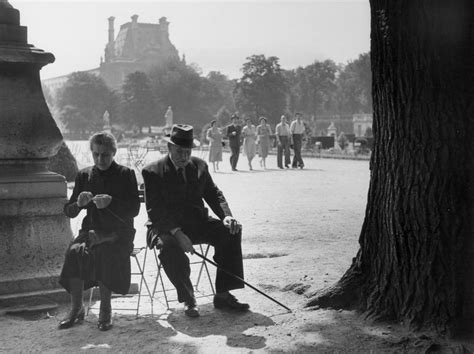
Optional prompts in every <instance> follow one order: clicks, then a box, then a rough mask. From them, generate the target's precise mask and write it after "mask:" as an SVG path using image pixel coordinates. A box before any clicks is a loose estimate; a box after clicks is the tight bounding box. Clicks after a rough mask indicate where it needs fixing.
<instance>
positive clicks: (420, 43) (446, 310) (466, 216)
mask: <svg viewBox="0 0 474 354" xmlns="http://www.w3.org/2000/svg"><path fill="white" fill-rule="evenodd" d="M472 13H473V11H472V5H471V1H470V0H425V1H411V0H404V1H389V0H371V16H372V18H371V66H372V77H373V82H372V95H373V104H374V121H373V132H374V138H375V141H374V150H373V153H372V157H371V162H370V166H371V167H370V168H371V180H370V187H369V194H368V203H367V208H366V215H365V220H364V223H363V226H362V230H361V235H360V239H359V243H360V250H359V252H358V254H357V257H356V258H355V259H354V261H353V264H352V266H351V267H350V269H349V270H348V271H347V272H346V274H345V275H344V276H343V277H342V279H341V280H340V281H339V282H338V283H337V284H336V285H335V286H334V287H332V288H330V289H326V290H324V291H322V292H320V293H317V294H316V295H315V296H314V297H313V298H312V299H310V301H309V302H308V306H312V305H316V304H318V305H320V306H331V307H335V306H342V307H348V306H357V307H358V308H359V309H361V310H362V311H365V312H366V313H367V314H368V315H371V316H373V317H375V318H383V319H392V320H397V321H404V322H406V323H408V324H410V325H412V326H414V327H415V328H418V329H420V328H425V329H435V330H437V331H439V332H445V331H446V330H456V329H457V328H458V325H459V323H460V321H461V320H469V319H472V318H473V317H474V304H473V299H474V292H473V290H472V289H473V288H474V285H473V284H474V281H473V280H474V261H473V260H474V241H473V232H472V231H473V230H472V220H474V210H473V181H474V173H473V168H472V166H473V164H474V161H473V156H474V154H473V148H472V144H473V136H472V134H473V129H472V128H473V118H474V114H473V109H472V100H473V97H474V96H473V94H472V90H471V86H472V82H473V81H472V35H473V28H472ZM344 299H350V301H344Z"/></svg>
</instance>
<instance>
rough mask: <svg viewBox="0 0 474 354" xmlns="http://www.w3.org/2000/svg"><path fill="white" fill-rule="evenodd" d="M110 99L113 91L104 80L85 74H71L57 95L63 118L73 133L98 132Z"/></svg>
mask: <svg viewBox="0 0 474 354" xmlns="http://www.w3.org/2000/svg"><path fill="white" fill-rule="evenodd" d="M111 97H112V92H111V90H110V89H109V88H108V87H107V85H106V84H105V81H104V80H103V79H102V78H100V77H98V76H96V75H93V74H89V73H86V72H75V73H72V74H71V75H70V76H69V78H68V80H67V82H66V84H65V85H64V87H63V88H62V89H61V90H59V92H58V96H57V105H58V108H59V110H60V112H61V113H60V118H61V120H62V121H63V123H64V124H65V126H66V127H67V128H68V129H70V130H72V131H82V132H85V131H99V130H101V129H102V127H103V121H102V117H103V114H104V112H105V111H106V110H107V109H108V108H110V107H109V106H110V100H111Z"/></svg>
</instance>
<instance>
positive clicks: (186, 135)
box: [163, 124, 200, 149]
mask: <svg viewBox="0 0 474 354" xmlns="http://www.w3.org/2000/svg"><path fill="white" fill-rule="evenodd" d="M163 140H164V141H167V142H169V143H171V144H174V145H178V146H181V147H184V148H188V149H190V148H195V147H198V146H199V145H200V143H199V141H197V140H196V139H194V135H193V126H192V125H187V124H173V127H172V128H171V134H167V135H166V136H164V137H163Z"/></svg>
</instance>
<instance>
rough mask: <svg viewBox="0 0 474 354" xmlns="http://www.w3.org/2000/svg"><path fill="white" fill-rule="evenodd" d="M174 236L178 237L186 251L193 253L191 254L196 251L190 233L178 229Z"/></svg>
mask: <svg viewBox="0 0 474 354" xmlns="http://www.w3.org/2000/svg"><path fill="white" fill-rule="evenodd" d="M174 237H175V238H176V240H177V241H178V243H179V245H180V246H181V249H182V250H183V251H184V252H189V253H191V254H193V253H194V247H193V243H192V242H191V240H190V239H189V237H188V235H186V234H185V233H184V232H183V231H181V230H178V231H176V233H175V234H174Z"/></svg>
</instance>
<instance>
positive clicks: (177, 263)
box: [142, 124, 249, 317]
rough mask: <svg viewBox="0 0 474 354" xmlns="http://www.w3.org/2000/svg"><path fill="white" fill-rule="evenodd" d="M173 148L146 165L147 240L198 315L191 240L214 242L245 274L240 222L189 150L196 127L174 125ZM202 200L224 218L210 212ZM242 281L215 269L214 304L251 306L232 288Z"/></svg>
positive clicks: (226, 263) (217, 256) (221, 260)
mask: <svg viewBox="0 0 474 354" xmlns="http://www.w3.org/2000/svg"><path fill="white" fill-rule="evenodd" d="M165 140H166V141H167V142H168V151H169V154H168V155H167V156H166V157H164V158H162V159H160V160H159V161H157V162H155V163H152V164H150V165H149V166H147V167H145V168H144V169H143V170H142V175H143V180H144V182H145V202H146V208H147V212H148V217H149V230H148V235H147V244H148V246H149V247H155V246H156V247H157V248H161V252H160V256H159V257H160V260H161V263H162V264H163V268H164V270H165V272H166V275H167V276H168V278H169V279H170V281H171V282H172V283H173V285H174V286H175V288H176V290H177V293H178V301H179V302H184V304H185V314H186V315H187V316H190V317H197V316H199V311H198V308H197V306H196V299H195V297H194V291H193V286H192V284H191V280H190V272H191V270H190V266H189V258H188V257H187V256H186V255H185V252H189V253H193V252H194V249H193V244H199V243H208V244H211V245H212V246H214V251H215V252H214V260H215V262H216V263H217V264H219V266H221V267H223V268H224V269H226V270H227V271H229V272H231V273H233V274H235V275H237V276H239V277H240V278H243V263H242V249H241V239H242V236H241V235H242V233H241V225H240V224H239V223H238V222H237V220H236V219H234V218H233V217H232V213H231V211H230V209H229V206H228V205H227V201H226V199H225V198H224V195H223V194H222V192H221V191H220V190H219V188H217V186H216V185H215V184H214V182H213V180H212V178H211V175H210V174H209V171H208V166H207V164H206V162H205V161H204V160H202V159H200V158H197V157H194V156H191V150H192V148H193V147H196V144H195V143H194V140H193V127H192V126H190V125H181V124H178V125H174V126H173V128H172V130H171V135H170V137H166V138H165ZM203 200H204V201H206V203H207V204H208V205H209V206H210V208H211V209H212V211H213V212H214V213H215V214H216V215H217V216H218V217H219V219H220V220H218V219H215V218H212V217H210V216H209V214H208V209H207V208H205V207H204V202H203ZM243 287H244V284H243V282H242V281H241V280H238V279H236V278H234V277H232V276H230V275H228V274H226V273H225V272H223V271H221V270H219V269H218V270H217V274H216V295H215V297H214V307H216V308H227V309H233V310H237V311H247V310H248V309H249V305H248V304H243V303H240V302H239V301H237V299H236V298H235V297H234V296H233V295H231V294H230V293H229V290H233V289H239V288H243Z"/></svg>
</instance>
